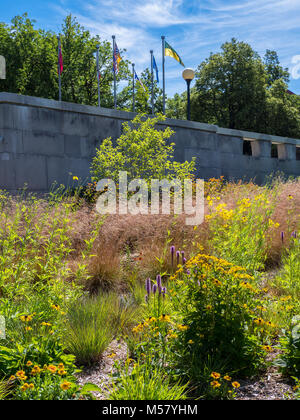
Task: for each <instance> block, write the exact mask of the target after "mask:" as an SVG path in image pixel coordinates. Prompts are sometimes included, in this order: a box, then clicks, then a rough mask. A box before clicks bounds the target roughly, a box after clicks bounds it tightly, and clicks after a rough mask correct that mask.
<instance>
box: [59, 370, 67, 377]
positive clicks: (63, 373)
mask: <svg viewBox="0 0 300 420" xmlns="http://www.w3.org/2000/svg"><path fill="white" fill-rule="evenodd" d="M57 373H58V374H59V375H60V376H63V375H66V374H67V372H66V371H65V370H64V369H59V371H58V372H57Z"/></svg>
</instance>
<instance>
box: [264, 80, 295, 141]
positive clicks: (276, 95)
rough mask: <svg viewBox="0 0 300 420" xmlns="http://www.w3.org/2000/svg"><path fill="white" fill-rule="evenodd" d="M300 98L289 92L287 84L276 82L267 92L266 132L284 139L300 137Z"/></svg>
mask: <svg viewBox="0 0 300 420" xmlns="http://www.w3.org/2000/svg"><path fill="white" fill-rule="evenodd" d="M299 109H300V107H299V98H298V97H297V95H290V94H289V93H288V92H287V84H286V83H285V82H284V81H283V80H282V79H278V80H275V81H274V83H273V84H272V86H271V87H270V89H269V90H268V92H267V124H266V126H267V129H266V132H267V133H270V134H276V135H278V136H283V137H295V138H299V137H300V113H299Z"/></svg>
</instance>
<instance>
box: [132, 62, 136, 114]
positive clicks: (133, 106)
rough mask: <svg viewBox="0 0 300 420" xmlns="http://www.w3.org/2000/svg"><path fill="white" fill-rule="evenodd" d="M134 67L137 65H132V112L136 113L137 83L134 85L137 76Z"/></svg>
mask: <svg viewBox="0 0 300 420" xmlns="http://www.w3.org/2000/svg"><path fill="white" fill-rule="evenodd" d="M134 66H135V64H134V63H132V112H135V91H134V90H135V83H134V74H135V70H134Z"/></svg>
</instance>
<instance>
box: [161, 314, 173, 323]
mask: <svg viewBox="0 0 300 420" xmlns="http://www.w3.org/2000/svg"><path fill="white" fill-rule="evenodd" d="M158 319H159V320H160V321H162V322H171V318H170V316H169V315H165V314H163V315H161V316H160V317H159V318H158Z"/></svg>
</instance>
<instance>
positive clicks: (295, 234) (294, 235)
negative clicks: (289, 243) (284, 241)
mask: <svg viewBox="0 0 300 420" xmlns="http://www.w3.org/2000/svg"><path fill="white" fill-rule="evenodd" d="M292 237H293V238H295V239H296V238H297V232H296V231H295V230H294V232H293V233H292Z"/></svg>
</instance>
